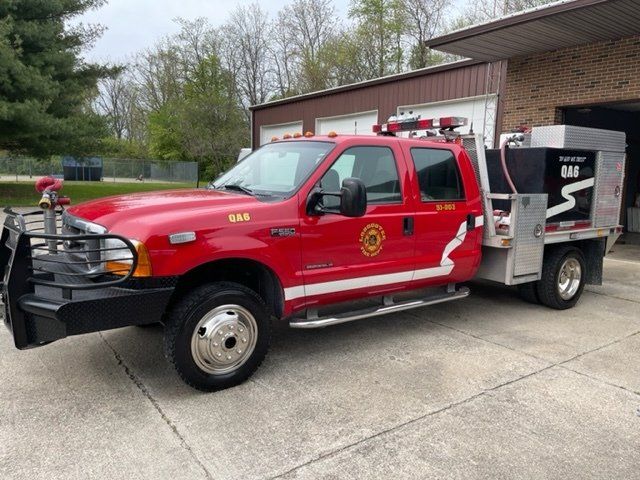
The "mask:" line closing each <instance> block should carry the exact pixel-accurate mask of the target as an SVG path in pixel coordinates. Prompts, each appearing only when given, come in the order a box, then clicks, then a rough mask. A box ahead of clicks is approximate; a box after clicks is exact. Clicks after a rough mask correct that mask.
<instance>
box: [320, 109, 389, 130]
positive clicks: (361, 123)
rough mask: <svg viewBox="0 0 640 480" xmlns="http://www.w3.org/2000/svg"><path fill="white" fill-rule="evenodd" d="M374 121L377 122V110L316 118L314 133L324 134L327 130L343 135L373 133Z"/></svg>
mask: <svg viewBox="0 0 640 480" xmlns="http://www.w3.org/2000/svg"><path fill="white" fill-rule="evenodd" d="M376 123H378V111H377V110H371V111H369V112H359V113H353V114H349V115H339V116H336V117H324V118H316V133H317V134H318V135H326V134H327V133H329V132H336V133H342V134H345V135H373V131H372V127H373V125H374V124H376Z"/></svg>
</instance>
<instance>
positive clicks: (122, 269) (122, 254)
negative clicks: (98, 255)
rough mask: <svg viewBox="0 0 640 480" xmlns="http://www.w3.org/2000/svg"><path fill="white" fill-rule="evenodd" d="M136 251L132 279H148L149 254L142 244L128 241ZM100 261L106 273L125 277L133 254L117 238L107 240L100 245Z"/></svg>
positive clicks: (129, 268) (149, 270)
mask: <svg viewBox="0 0 640 480" xmlns="http://www.w3.org/2000/svg"><path fill="white" fill-rule="evenodd" d="M130 241H131V243H132V244H133V246H134V247H135V249H136V253H137V255H138V263H137V265H136V269H135V270H134V272H133V276H134V277H150V276H151V260H150V259H149V252H148V251H147V247H145V245H144V243H142V242H139V241H138V240H130ZM101 250H102V260H103V261H104V268H105V270H106V271H107V272H109V273H112V274H114V275H123V276H124V275H126V274H127V273H129V271H130V270H131V265H132V264H133V254H132V253H131V250H129V247H127V245H126V244H125V243H124V242H123V241H122V240H118V239H117V238H107V239H106V240H104V241H103V244H102V249H101Z"/></svg>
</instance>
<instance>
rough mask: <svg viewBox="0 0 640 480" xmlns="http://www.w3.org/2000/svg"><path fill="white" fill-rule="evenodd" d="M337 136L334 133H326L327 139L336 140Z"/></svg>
mask: <svg viewBox="0 0 640 480" xmlns="http://www.w3.org/2000/svg"><path fill="white" fill-rule="evenodd" d="M337 136H338V134H337V133H336V132H334V131H331V132H329V133H327V137H329V138H336V137H337Z"/></svg>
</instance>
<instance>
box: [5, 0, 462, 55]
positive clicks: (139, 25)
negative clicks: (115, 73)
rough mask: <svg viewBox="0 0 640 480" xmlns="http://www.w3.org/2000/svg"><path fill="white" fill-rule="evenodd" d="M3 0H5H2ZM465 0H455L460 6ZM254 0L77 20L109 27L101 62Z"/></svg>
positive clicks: (122, 6)
mask: <svg viewBox="0 0 640 480" xmlns="http://www.w3.org/2000/svg"><path fill="white" fill-rule="evenodd" d="M0 1H1V0H0ZM291 1H292V0H261V1H259V2H258V3H259V4H260V6H261V7H262V8H263V9H264V10H265V11H267V12H270V14H271V15H275V13H276V12H277V11H278V10H280V9H281V8H282V7H283V6H285V5H288V4H290V3H291ZM463 1H464V0H452V3H453V4H454V5H456V6H459V5H461V4H462V3H463ZM251 3H253V0H235V1H228V0H108V3H107V4H106V5H105V6H103V7H101V8H99V9H97V10H93V11H90V12H87V13H86V14H85V15H83V16H82V17H80V18H79V19H77V20H75V21H74V22H78V21H80V22H83V23H99V24H101V25H103V26H105V27H107V30H106V31H105V33H104V35H103V36H102V37H101V38H100V39H98V40H97V41H96V43H95V45H94V46H93V48H91V49H89V50H87V51H85V52H84V56H85V58H87V59H88V60H90V61H99V62H107V61H113V62H121V61H124V60H126V59H127V58H128V57H129V56H131V55H132V54H134V53H136V52H138V51H140V50H142V49H144V48H146V47H149V46H151V45H153V43H154V42H155V41H156V40H158V39H159V38H162V37H164V36H165V35H167V34H171V33H175V32H176V31H177V30H178V28H177V26H176V24H175V23H174V22H173V19H175V18H177V17H182V18H185V19H190V20H191V19H194V18H197V17H206V18H207V19H208V20H209V22H211V24H212V25H220V24H222V23H224V21H225V19H226V18H227V16H228V14H229V12H231V11H232V10H233V9H234V8H235V7H236V6H237V5H249V4H251ZM333 3H334V5H335V7H336V9H337V11H338V14H339V15H340V16H341V17H343V18H344V17H346V15H347V10H348V8H349V3H350V2H349V0H333Z"/></svg>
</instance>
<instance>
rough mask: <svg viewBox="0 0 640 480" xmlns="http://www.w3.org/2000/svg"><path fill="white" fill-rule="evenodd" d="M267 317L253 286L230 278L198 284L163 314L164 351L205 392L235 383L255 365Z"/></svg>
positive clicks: (265, 342) (263, 350)
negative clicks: (225, 280)
mask: <svg viewBox="0 0 640 480" xmlns="http://www.w3.org/2000/svg"><path fill="white" fill-rule="evenodd" d="M270 338H271V320H270V316H269V313H268V311H267V307H266V306H265V304H264V302H263V301H262V299H261V298H260V297H259V296H258V295H257V294H256V293H255V292H254V291H253V290H250V289H248V288H246V287H244V286H242V285H240V284H236V283H230V282H220V283H212V284H207V285H203V286H200V287H198V288H196V289H195V290H193V291H192V292H189V293H188V294H186V295H185V296H184V297H183V298H182V299H181V300H180V301H179V302H178V303H177V304H176V305H174V307H173V308H172V309H171V310H170V312H169V314H168V315H167V321H166V324H165V335H164V351H165V356H166V358H167V360H169V362H171V363H172V364H173V366H174V367H175V369H176V371H177V372H178V374H179V375H180V377H181V378H182V380H184V382H185V383H187V384H188V385H190V386H192V387H194V388H196V389H198V390H202V391H205V392H212V391H216V390H222V389H225V388H229V387H234V386H236V385H238V384H240V383H242V382H244V381H245V380H246V379H247V378H249V377H250V376H251V375H252V374H253V372H255V371H256V369H257V368H258V367H259V366H260V364H261V363H262V361H263V360H264V357H265V356H266V354H267V351H268V349H269V342H270Z"/></svg>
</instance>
